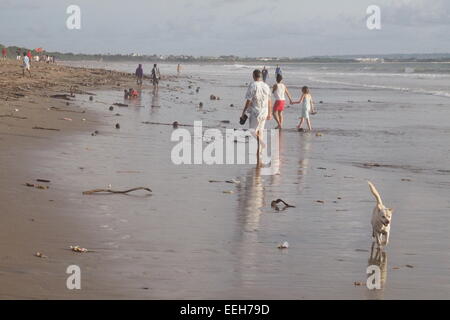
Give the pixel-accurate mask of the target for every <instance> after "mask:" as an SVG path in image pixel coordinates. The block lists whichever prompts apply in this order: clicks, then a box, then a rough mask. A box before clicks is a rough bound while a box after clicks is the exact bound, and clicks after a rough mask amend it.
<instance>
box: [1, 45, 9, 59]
mask: <svg viewBox="0 0 450 320" xmlns="http://www.w3.org/2000/svg"><path fill="white" fill-rule="evenodd" d="M7 54H8V52H7V51H6V48H5V47H3V48H2V57H3V60H6V56H7Z"/></svg>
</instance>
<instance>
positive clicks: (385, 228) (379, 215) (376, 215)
mask: <svg viewBox="0 0 450 320" xmlns="http://www.w3.org/2000/svg"><path fill="white" fill-rule="evenodd" d="M367 182H368V183H369V188H370V191H371V192H372V194H373V195H374V196H375V199H376V200H377V205H376V206H375V208H374V209H373V213H372V230H373V231H372V236H373V237H374V239H375V240H376V242H377V245H378V247H379V248H381V246H383V247H385V246H386V245H387V244H388V242H389V232H390V230H391V219H392V213H393V212H394V210H393V209H390V208H386V207H385V206H384V205H383V202H382V201H381V197H380V194H379V193H378V191H377V189H376V188H375V186H374V185H373V184H372V183H371V182H370V181H367Z"/></svg>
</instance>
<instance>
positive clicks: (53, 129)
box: [33, 127, 60, 131]
mask: <svg viewBox="0 0 450 320" xmlns="http://www.w3.org/2000/svg"><path fill="white" fill-rule="evenodd" d="M33 129H36V130H51V131H60V129H55V128H44V127H33Z"/></svg>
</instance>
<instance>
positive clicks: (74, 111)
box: [50, 107, 86, 113]
mask: <svg viewBox="0 0 450 320" xmlns="http://www.w3.org/2000/svg"><path fill="white" fill-rule="evenodd" d="M50 110H54V111H62V112H73V113H86V111H85V110H82V111H77V110H68V109H61V108H58V107H50Z"/></svg>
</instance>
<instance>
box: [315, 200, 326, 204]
mask: <svg viewBox="0 0 450 320" xmlns="http://www.w3.org/2000/svg"><path fill="white" fill-rule="evenodd" d="M316 202H317V203H322V204H324V203H325V201H323V200H316Z"/></svg>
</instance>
